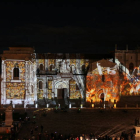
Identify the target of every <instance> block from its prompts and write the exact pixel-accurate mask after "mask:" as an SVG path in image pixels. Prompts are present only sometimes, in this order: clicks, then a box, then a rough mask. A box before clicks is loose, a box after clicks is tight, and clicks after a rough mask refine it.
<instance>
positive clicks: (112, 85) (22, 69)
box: [1, 47, 140, 107]
mask: <svg viewBox="0 0 140 140" xmlns="http://www.w3.org/2000/svg"><path fill="white" fill-rule="evenodd" d="M139 53H140V50H139V49H137V50H128V49H126V50H117V48H116V49H115V53H114V59H113V56H109V55H106V56H105V55H104V56H103V55H97V54H78V53H77V54H71V53H42V54H39V53H35V50H34V48H31V47H9V50H7V51H3V54H1V60H2V61H1V104H3V105H8V104H10V103H12V104H13V105H18V104H20V105H21V104H22V105H24V107H26V106H27V105H35V103H38V104H40V105H46V104H49V105H51V104H52V105H58V104H63V105H69V104H73V103H75V102H76V101H78V103H79V105H78V106H80V104H83V103H85V102H90V101H91V100H93V102H95V101H98V102H100V101H112V102H114V101H115V100H116V101H118V100H119V96H121V95H140V78H139V63H140V57H139ZM103 58H105V59H103ZM114 62H115V63H114Z"/></svg>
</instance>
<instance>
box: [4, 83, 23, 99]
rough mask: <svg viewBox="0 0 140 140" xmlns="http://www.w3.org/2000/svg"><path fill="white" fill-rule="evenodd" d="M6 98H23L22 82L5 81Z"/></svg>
mask: <svg viewBox="0 0 140 140" xmlns="http://www.w3.org/2000/svg"><path fill="white" fill-rule="evenodd" d="M6 98H7V99H25V84H24V83H6Z"/></svg>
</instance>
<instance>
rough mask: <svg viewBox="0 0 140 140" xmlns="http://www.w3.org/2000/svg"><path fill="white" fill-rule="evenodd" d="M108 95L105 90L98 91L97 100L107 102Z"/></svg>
mask: <svg viewBox="0 0 140 140" xmlns="http://www.w3.org/2000/svg"><path fill="white" fill-rule="evenodd" d="M105 98H106V94H105V92H104V90H103V89H100V90H98V92H97V100H100V101H105Z"/></svg>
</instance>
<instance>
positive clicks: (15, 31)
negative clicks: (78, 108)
mask: <svg viewBox="0 0 140 140" xmlns="http://www.w3.org/2000/svg"><path fill="white" fill-rule="evenodd" d="M93 1H94V2H87V1H84V2H83V3H82V2H81V1H79V2H78V1H77V2H75V1H74V2H70V3H68V1H63V2H62V1H61V2H60V1H59V2H53V0H52V1H50V2H49V1H48V2H36V3H35V2H34V3H29V2H28V3H25V2H19V3H14V2H0V13H1V14H0V47H1V49H0V53H2V52H3V50H7V49H8V47H12V46H19V47H24V46H26V47H27V46H29V47H35V49H36V52H38V53H43V52H46V53H47V52H69V53H109V52H112V51H114V49H115V44H118V48H119V49H125V46H126V44H128V46H129V49H134V48H135V47H137V45H140V1H139V0H133V1H130V0H124V1H123V0H122V1H118V0H113V1H107V0H102V1H101V0H93Z"/></svg>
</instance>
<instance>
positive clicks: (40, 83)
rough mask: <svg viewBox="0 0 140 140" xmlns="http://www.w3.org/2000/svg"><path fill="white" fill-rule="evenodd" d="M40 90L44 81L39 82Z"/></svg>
mask: <svg viewBox="0 0 140 140" xmlns="http://www.w3.org/2000/svg"><path fill="white" fill-rule="evenodd" d="M39 89H42V81H39Z"/></svg>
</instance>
